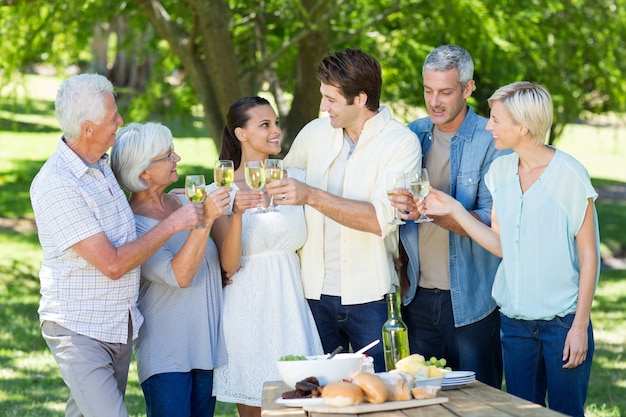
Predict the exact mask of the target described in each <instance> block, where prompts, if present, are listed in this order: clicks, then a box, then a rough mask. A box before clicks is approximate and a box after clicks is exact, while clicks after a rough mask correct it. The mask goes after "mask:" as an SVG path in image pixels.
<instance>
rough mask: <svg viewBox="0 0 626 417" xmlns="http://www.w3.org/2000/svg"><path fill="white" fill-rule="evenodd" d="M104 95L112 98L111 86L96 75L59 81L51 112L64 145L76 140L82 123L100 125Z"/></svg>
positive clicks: (104, 109)
mask: <svg viewBox="0 0 626 417" xmlns="http://www.w3.org/2000/svg"><path fill="white" fill-rule="evenodd" d="M108 95H111V96H112V95H113V84H111V81H109V80H108V79H107V78H106V77H104V76H103V75H100V74H79V75H74V76H72V77H70V78H68V79H67V80H65V81H63V83H62V84H61V86H60V87H59V91H58V92H57V98H56V103H55V111H56V116H57V121H58V122H59V126H60V127H61V130H62V131H63V136H64V137H65V139H66V140H67V141H69V142H73V141H75V140H77V139H78V138H79V136H80V126H81V124H83V122H85V121H90V122H93V123H96V124H99V123H102V121H103V119H104V116H105V115H106V108H105V105H104V100H105V98H106V97H107V96H108Z"/></svg>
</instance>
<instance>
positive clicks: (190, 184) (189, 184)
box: [185, 175, 206, 229]
mask: <svg viewBox="0 0 626 417" xmlns="http://www.w3.org/2000/svg"><path fill="white" fill-rule="evenodd" d="M185 196H186V197H187V200H189V202H190V203H201V204H202V203H204V199H205V198H206V183H205V181H204V175H187V176H186V177H185ZM196 229H204V226H196Z"/></svg>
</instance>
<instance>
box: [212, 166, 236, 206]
mask: <svg viewBox="0 0 626 417" xmlns="http://www.w3.org/2000/svg"><path fill="white" fill-rule="evenodd" d="M213 179H214V181H215V185H216V186H217V187H230V186H231V185H232V184H233V182H234V181H235V163H234V162H233V161H231V160H230V159H218V160H217V161H215V166H214V168H213ZM224 214H226V215H231V214H233V211H232V210H231V209H230V208H229V209H228V210H227V211H226V213H224Z"/></svg>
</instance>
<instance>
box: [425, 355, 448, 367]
mask: <svg viewBox="0 0 626 417" xmlns="http://www.w3.org/2000/svg"><path fill="white" fill-rule="evenodd" d="M447 363H448V361H447V360H446V358H441V359H437V358H436V357H434V356H431V358H430V359H429V360H428V362H427V364H430V365H433V366H434V367H436V368H441V369H446V370H448V371H451V370H452V368H450V367H449V366H446V365H447Z"/></svg>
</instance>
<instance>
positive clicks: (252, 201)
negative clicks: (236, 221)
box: [233, 189, 263, 214]
mask: <svg viewBox="0 0 626 417" xmlns="http://www.w3.org/2000/svg"><path fill="white" fill-rule="evenodd" d="M262 201H263V191H255V190H249V189H248V190H238V191H237V193H236V194H235V202H234V203H233V213H234V214H243V212H244V211H246V210H248V209H251V208H257V207H258V206H259V205H260V204H261V202H262Z"/></svg>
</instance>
